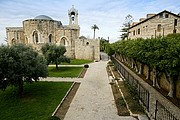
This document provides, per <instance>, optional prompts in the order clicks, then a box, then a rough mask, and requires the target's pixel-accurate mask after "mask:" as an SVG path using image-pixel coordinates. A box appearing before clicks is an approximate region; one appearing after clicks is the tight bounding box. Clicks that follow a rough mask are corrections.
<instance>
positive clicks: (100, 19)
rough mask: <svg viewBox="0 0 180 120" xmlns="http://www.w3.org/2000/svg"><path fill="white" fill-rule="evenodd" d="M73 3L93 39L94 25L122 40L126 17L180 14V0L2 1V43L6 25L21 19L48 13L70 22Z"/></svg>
mask: <svg viewBox="0 0 180 120" xmlns="http://www.w3.org/2000/svg"><path fill="white" fill-rule="evenodd" d="M72 5H74V7H75V9H77V10H78V12H79V25H80V28H81V29H80V31H81V32H80V35H83V36H86V37H89V38H92V37H93V30H91V26H92V25H93V24H97V26H98V27H99V30H97V32H96V36H97V37H103V38H105V39H107V38H108V37H109V38H110V42H115V41H117V40H119V36H120V34H121V33H120V32H119V31H120V29H121V26H122V24H123V22H124V21H125V17H126V16H127V15H128V14H130V15H132V16H133V18H134V22H135V21H138V20H139V18H143V17H145V16H146V14H148V13H159V12H161V11H163V10H168V11H171V12H173V13H175V14H178V13H180V0H0V43H5V41H4V40H5V37H6V32H5V27H21V26H22V21H23V20H25V19H32V18H34V17H36V16H38V15H47V16H49V17H51V18H52V19H54V20H58V21H61V22H62V24H64V25H67V24H68V15H67V12H68V10H69V9H70V8H71V7H72Z"/></svg>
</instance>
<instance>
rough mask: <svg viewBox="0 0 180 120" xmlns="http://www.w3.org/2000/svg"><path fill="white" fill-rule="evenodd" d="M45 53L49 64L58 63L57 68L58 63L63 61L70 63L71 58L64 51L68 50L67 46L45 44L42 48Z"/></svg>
mask: <svg viewBox="0 0 180 120" xmlns="http://www.w3.org/2000/svg"><path fill="white" fill-rule="evenodd" d="M41 50H42V53H43V55H44V56H45V58H46V60H47V64H50V63H54V64H56V69H58V64H60V63H61V62H68V63H70V59H69V58H67V57H66V56H65V55H64V53H65V52H66V48H65V46H61V45H59V46H56V45H55V44H48V43H47V44H45V45H43V46H42V48H41Z"/></svg>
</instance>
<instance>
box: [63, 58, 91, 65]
mask: <svg viewBox="0 0 180 120" xmlns="http://www.w3.org/2000/svg"><path fill="white" fill-rule="evenodd" d="M91 62H93V61H92V60H83V59H72V60H71V62H70V63H65V62H63V63H62V65H82V64H88V63H91Z"/></svg>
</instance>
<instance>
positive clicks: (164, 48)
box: [113, 33, 180, 97]
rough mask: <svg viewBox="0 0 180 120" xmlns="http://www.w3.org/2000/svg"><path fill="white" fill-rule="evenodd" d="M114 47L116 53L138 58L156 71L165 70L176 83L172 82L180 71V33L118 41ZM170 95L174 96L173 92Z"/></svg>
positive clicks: (170, 80) (169, 79) (169, 78)
mask: <svg viewBox="0 0 180 120" xmlns="http://www.w3.org/2000/svg"><path fill="white" fill-rule="evenodd" d="M113 48H114V50H115V52H116V53H118V54H121V55H124V56H126V57H128V58H133V59H135V60H138V61H139V62H141V63H144V64H146V65H148V66H150V67H152V68H153V69H154V70H155V71H156V72H164V73H165V74H166V76H167V80H168V81H169V82H170V83H171V84H174V83H172V82H174V81H176V79H177V77H176V76H178V75H179V73H180V54H179V53H180V34H177V33H176V34H170V35H168V36H167V37H157V38H151V39H146V40H144V39H141V38H138V39H135V40H126V41H118V42H116V43H114V44H113ZM170 89H171V88H170ZM172 89H174V88H172ZM168 95H169V96H170V97H172V96H173V92H172V91H171V93H169V94H168Z"/></svg>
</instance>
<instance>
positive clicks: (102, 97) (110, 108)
mask: <svg viewBox="0 0 180 120" xmlns="http://www.w3.org/2000/svg"><path fill="white" fill-rule="evenodd" d="M106 66H107V61H100V62H95V63H91V64H90V68H89V69H88V71H87V72H86V75H85V77H84V78H83V79H79V80H80V81H81V85H80V87H79V89H78V91H77V93H76V95H75V97H74V99H73V101H72V103H71V105H70V108H69V110H68V112H67V113H66V116H65V119H64V120H136V119H135V118H133V117H120V116H118V115H117V109H116V107H115V102H114V97H113V93H112V90H111V86H110V84H109V79H108V75H107V72H106ZM76 80H77V78H76Z"/></svg>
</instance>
